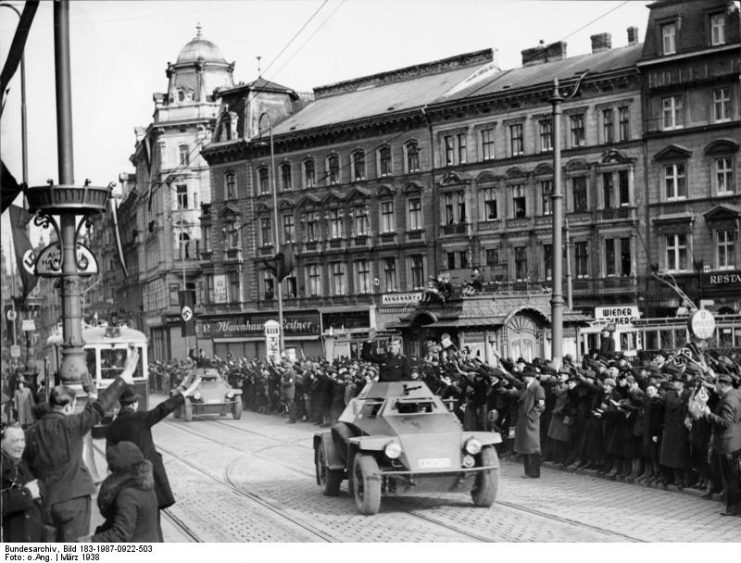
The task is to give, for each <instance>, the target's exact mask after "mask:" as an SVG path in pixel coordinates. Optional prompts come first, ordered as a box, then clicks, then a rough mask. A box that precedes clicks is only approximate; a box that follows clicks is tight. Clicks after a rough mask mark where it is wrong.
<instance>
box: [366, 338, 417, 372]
mask: <svg viewBox="0 0 741 563" xmlns="http://www.w3.org/2000/svg"><path fill="white" fill-rule="evenodd" d="M372 346H373V343H372V341H370V340H369V341H367V342H366V343H365V344H363V351H362V353H361V354H360V357H361V358H362V359H363V360H365V361H366V362H373V363H376V364H380V369H379V373H378V381H383V382H386V381H406V380H411V379H412V365H411V363H410V362H409V358H407V357H406V356H405V355H404V354H402V353H401V338H400V337H398V336H394V337H392V338H391V341H390V342H389V349H388V351H387V352H386V353H385V354H378V353H376V352H374V351H373V350H372Z"/></svg>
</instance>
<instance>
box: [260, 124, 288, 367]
mask: <svg viewBox="0 0 741 563" xmlns="http://www.w3.org/2000/svg"><path fill="white" fill-rule="evenodd" d="M263 117H265V118H267V120H268V134H269V138H270V180H271V181H270V186H271V188H272V191H273V223H274V229H273V246H274V248H275V252H276V254H277V253H278V252H279V250H280V246H279V245H280V237H279V236H278V187H277V183H276V178H275V145H274V144H273V122H272V120H271V119H270V116H269V115H268V114H267V112H264V113H262V114H260V118H259V119H258V121H257V128H258V129H260V126H261V124H262V118H263ZM260 136H261V137H262V131H260ZM275 284H276V286H277V287H276V295H277V296H278V325H279V326H278V345H279V353H280V354H281V355H283V353H284V351H285V342H284V334H283V289H282V287H281V282H280V280H279V279H278V272H277V271H276V274H275Z"/></svg>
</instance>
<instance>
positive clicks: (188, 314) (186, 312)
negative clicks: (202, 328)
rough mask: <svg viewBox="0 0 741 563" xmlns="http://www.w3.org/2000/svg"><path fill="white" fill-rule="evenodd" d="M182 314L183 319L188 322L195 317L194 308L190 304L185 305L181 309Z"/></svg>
mask: <svg viewBox="0 0 741 563" xmlns="http://www.w3.org/2000/svg"><path fill="white" fill-rule="evenodd" d="M180 316H181V317H183V320H184V321H185V322H186V323H187V322H188V321H189V320H190V319H192V318H193V310H192V309H191V308H190V307H189V306H188V305H183V308H182V309H180Z"/></svg>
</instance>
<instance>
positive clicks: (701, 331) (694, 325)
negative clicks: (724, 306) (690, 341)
mask: <svg viewBox="0 0 741 563" xmlns="http://www.w3.org/2000/svg"><path fill="white" fill-rule="evenodd" d="M687 326H688V328H689V329H690V333H691V334H692V335H693V336H694V337H695V338H699V339H700V340H707V339H708V338H710V337H711V336H713V333H714V332H715V317H713V314H712V313H711V312H710V311H707V310H705V309H699V310H697V311H695V312H694V313H692V314H691V315H690V318H689V319H688V320H687Z"/></svg>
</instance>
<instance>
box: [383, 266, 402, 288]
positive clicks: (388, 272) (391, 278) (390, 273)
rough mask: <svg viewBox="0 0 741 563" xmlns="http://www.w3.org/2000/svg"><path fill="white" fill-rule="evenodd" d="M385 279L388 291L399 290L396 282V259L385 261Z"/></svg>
mask: <svg viewBox="0 0 741 563" xmlns="http://www.w3.org/2000/svg"><path fill="white" fill-rule="evenodd" d="M383 279H384V282H385V289H386V291H396V290H397V289H399V287H398V286H397V281H396V258H384V259H383Z"/></svg>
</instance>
